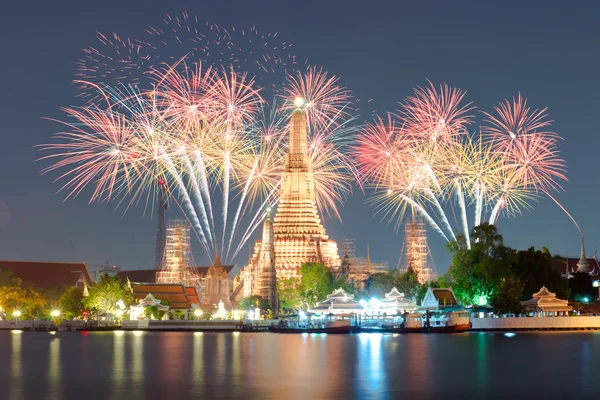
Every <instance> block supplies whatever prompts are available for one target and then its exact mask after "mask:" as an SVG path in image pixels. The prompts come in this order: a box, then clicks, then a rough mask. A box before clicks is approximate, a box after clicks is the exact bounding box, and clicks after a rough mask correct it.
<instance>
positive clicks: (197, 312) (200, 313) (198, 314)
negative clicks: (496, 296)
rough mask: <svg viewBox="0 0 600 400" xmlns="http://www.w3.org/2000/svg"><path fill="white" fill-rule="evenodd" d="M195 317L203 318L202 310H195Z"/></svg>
mask: <svg viewBox="0 0 600 400" xmlns="http://www.w3.org/2000/svg"><path fill="white" fill-rule="evenodd" d="M194 316H195V317H196V318H200V317H201V316H202V310H194Z"/></svg>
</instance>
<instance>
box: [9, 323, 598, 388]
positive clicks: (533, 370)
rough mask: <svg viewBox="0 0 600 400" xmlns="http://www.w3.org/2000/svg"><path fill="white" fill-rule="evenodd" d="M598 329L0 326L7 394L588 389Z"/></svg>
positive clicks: (591, 384)
mask: <svg viewBox="0 0 600 400" xmlns="http://www.w3.org/2000/svg"><path fill="white" fill-rule="evenodd" d="M598 351H600V333H589V332H579V333H537V334H536V333H523V334H521V333H519V334H518V335H516V336H513V337H506V336H504V335H503V334H483V333H472V334H456V335H419V334H411V335H387V334H383V335H382V334H358V335H314V336H313V335H278V334H270V333H250V334H247V333H244V334H232V333H216V332H215V333H208V332H207V333H203V334H200V333H196V334H194V333H178V332H165V333H150V332H148V333H146V332H141V331H140V332H118V333H114V332H112V333H111V332H106V333H90V334H82V333H66V332H65V333H58V334H57V335H54V336H53V335H48V334H42V333H38V332H22V333H17V332H0V399H2V400H3V399H9V400H34V399H36V400H37V399H51V400H52V399H67V400H68V399H77V400H81V399H82V398H83V399H84V400H96V399H98V400H99V399H117V400H118V399H126V400H137V399H140V400H147V399H167V400H177V399H192V398H244V399H284V400H292V399H320V398H323V399H330V398H334V399H335V398H340V399H350V398H365V399H378V398H398V397H404V398H414V397H418V398H420V399H427V398H439V397H442V396H446V397H451V398H454V397H455V396H459V395H462V396H464V397H468V398H471V397H498V398H502V397H518V398H523V397H533V396H538V397H539V396H540V395H543V396H544V397H545V398H547V399H552V398H560V397H564V396H567V395H569V397H572V398H583V397H586V396H590V395H592V394H593V393H596V392H597V391H598V390H599V389H600V382H599V380H598V379H596V378H595V377H597V376H598V375H599V374H600V363H598V362H597V357H595V354H597V352H598Z"/></svg>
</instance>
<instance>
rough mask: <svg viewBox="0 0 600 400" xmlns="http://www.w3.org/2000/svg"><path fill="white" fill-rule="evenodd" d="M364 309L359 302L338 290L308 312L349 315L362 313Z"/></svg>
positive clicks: (352, 296)
mask: <svg viewBox="0 0 600 400" xmlns="http://www.w3.org/2000/svg"><path fill="white" fill-rule="evenodd" d="M364 309H365V308H364V307H363V305H362V304H360V302H359V301H357V300H355V299H354V295H353V294H350V293H348V292H346V291H345V290H344V289H342V288H339V289H336V290H334V291H333V293H331V294H330V295H328V296H327V300H324V301H322V302H320V303H319V304H317V305H316V306H315V307H313V308H311V309H310V310H308V312H311V313H332V314H351V313H355V312H362V311H364Z"/></svg>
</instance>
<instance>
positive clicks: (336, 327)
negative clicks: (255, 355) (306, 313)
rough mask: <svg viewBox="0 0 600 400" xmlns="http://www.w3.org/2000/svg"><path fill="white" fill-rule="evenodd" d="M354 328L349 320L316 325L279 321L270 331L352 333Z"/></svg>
mask: <svg viewBox="0 0 600 400" xmlns="http://www.w3.org/2000/svg"><path fill="white" fill-rule="evenodd" d="M355 328H356V327H355V326H353V325H352V324H351V321H350V320H343V319H340V320H334V321H324V322H317V323H309V322H303V321H286V320H282V321H279V324H278V325H277V326H274V327H273V328H272V329H271V332H274V333H352V332H354V331H355Z"/></svg>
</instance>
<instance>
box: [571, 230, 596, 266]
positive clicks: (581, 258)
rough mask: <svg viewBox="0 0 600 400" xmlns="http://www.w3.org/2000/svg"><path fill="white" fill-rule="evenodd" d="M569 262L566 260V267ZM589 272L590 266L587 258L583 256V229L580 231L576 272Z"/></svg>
mask: <svg viewBox="0 0 600 400" xmlns="http://www.w3.org/2000/svg"><path fill="white" fill-rule="evenodd" d="M568 262H569V260H568V259H567V265H568ZM590 271H591V268H590V264H589V263H588V260H587V257H586V256H585V240H584V235H583V229H582V230H581V255H580V256H579V262H578V263H577V272H587V273H589V272H590Z"/></svg>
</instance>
